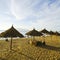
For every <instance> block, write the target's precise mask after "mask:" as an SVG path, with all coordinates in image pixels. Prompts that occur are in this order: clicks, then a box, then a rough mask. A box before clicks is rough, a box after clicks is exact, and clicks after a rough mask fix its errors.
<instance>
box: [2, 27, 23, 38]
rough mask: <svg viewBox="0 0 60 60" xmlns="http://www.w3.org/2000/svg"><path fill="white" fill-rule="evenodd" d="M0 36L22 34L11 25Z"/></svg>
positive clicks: (19, 35) (20, 35)
mask: <svg viewBox="0 0 60 60" xmlns="http://www.w3.org/2000/svg"><path fill="white" fill-rule="evenodd" d="M1 37H24V36H23V35H22V34H21V33H20V32H18V31H17V30H16V29H15V28H14V27H13V26H12V27H11V28H10V29H8V30H6V31H5V32H2V33H1Z"/></svg>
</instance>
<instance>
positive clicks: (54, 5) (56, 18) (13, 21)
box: [0, 0, 60, 31]
mask: <svg viewBox="0 0 60 60" xmlns="http://www.w3.org/2000/svg"><path fill="white" fill-rule="evenodd" d="M12 25H13V26H14V27H15V28H16V29H28V30H31V29H33V28H35V29H37V30H41V29H44V28H46V29H47V30H53V31H60V0H0V30H6V29H8V28H10V27H11V26H12Z"/></svg>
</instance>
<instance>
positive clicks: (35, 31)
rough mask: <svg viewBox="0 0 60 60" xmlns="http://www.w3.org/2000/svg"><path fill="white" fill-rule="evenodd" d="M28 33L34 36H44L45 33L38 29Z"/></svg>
mask: <svg viewBox="0 0 60 60" xmlns="http://www.w3.org/2000/svg"><path fill="white" fill-rule="evenodd" d="M26 35H29V36H33V37H34V36H42V35H43V34H42V33H40V32H38V31H37V30H35V29H33V30H31V31H29V32H27V33H26Z"/></svg>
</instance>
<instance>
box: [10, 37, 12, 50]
mask: <svg viewBox="0 0 60 60" xmlns="http://www.w3.org/2000/svg"><path fill="white" fill-rule="evenodd" d="M10 50H12V37H11V42H10Z"/></svg>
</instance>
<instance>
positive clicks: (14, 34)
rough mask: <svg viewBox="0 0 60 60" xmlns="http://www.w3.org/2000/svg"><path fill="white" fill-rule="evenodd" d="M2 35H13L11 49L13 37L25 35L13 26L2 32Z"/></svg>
mask: <svg viewBox="0 0 60 60" xmlns="http://www.w3.org/2000/svg"><path fill="white" fill-rule="evenodd" d="M1 37H11V43H10V49H12V38H13V37H24V36H23V35H22V34H21V33H19V32H18V31H17V30H16V29H15V28H14V27H13V26H12V27H11V28H10V29H8V30H6V31H5V32H2V33H1Z"/></svg>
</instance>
